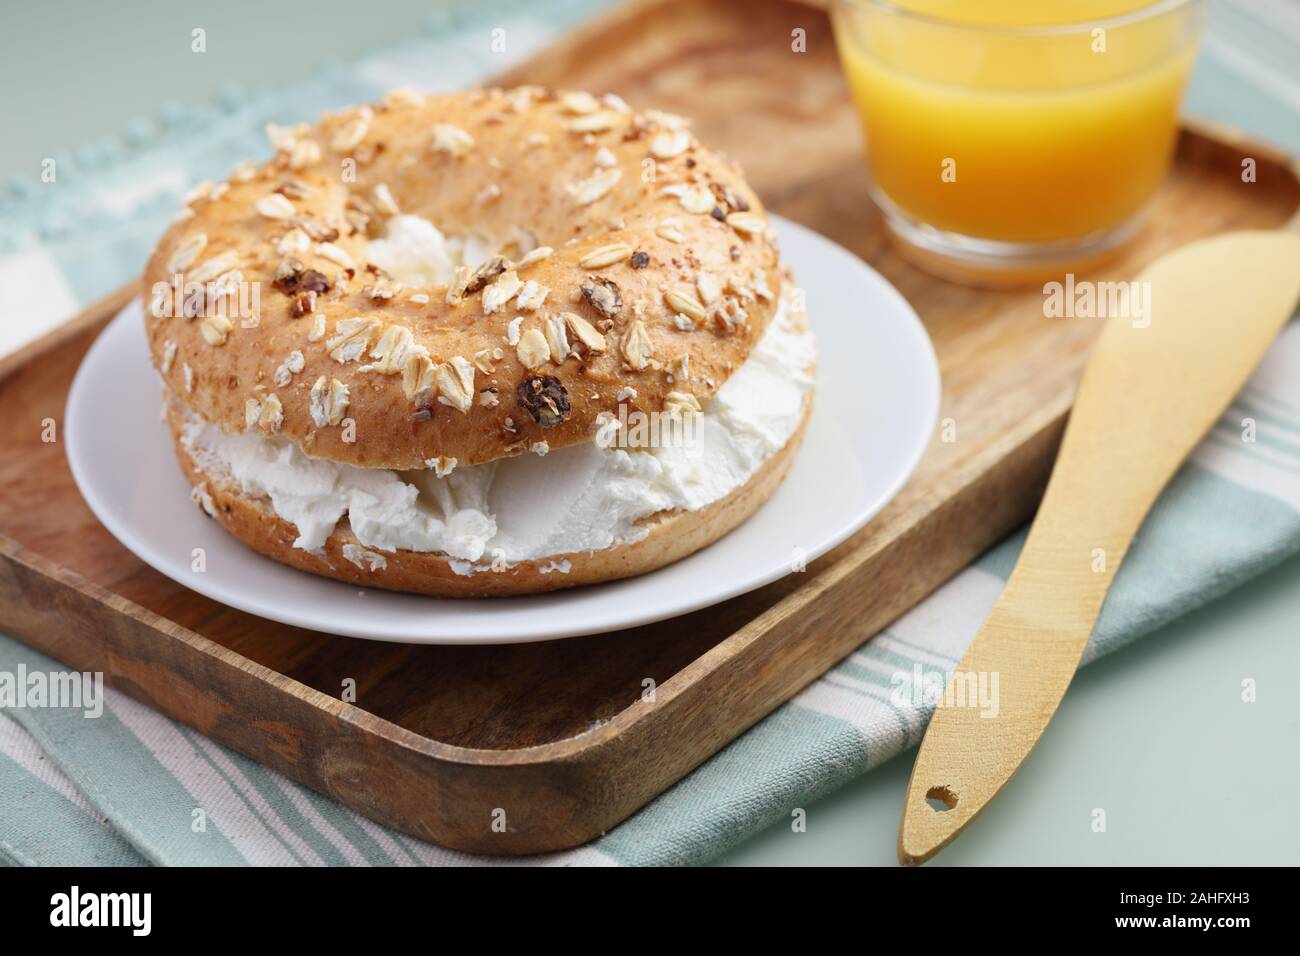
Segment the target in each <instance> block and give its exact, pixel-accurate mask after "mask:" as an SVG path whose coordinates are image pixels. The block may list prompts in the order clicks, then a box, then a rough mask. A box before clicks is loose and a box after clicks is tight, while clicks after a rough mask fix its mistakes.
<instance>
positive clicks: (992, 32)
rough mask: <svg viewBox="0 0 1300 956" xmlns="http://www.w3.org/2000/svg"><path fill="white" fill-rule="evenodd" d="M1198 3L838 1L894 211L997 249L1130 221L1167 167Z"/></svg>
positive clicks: (879, 177) (871, 149)
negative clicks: (986, 241) (999, 245)
mask: <svg viewBox="0 0 1300 956" xmlns="http://www.w3.org/2000/svg"><path fill="white" fill-rule="evenodd" d="M1200 12H1201V11H1200V0H1167V2H1164V3H1156V4H1152V3H1151V2H1150V0H892V3H884V2H880V0H839V2H838V3H837V5H836V7H835V32H836V40H837V44H838V46H839V50H840V56H841V59H842V61H843V64H844V68H845V71H846V74H847V77H848V81H849V84H850V86H851V88H852V92H853V96H854V99H855V101H856V103H857V106H858V109H859V111H860V113H861V117H862V126H863V129H864V131H865V134H866V142H867V154H868V164H869V168H870V173H871V177H872V180H873V188H874V190H875V192H876V196H877V198H878V200H879V201H880V202H881V205H882V206H883V207H885V209H886V212H887V213H890V214H892V215H895V216H898V217H902V218H905V219H907V220H910V221H912V222H913V223H914V224H916V225H917V226H920V227H924V228H927V229H929V230H932V231H933V230H937V231H938V232H940V233H946V234H952V235H955V236H957V237H962V238H963V239H973V240H989V241H993V242H994V243H1011V244H1023V245H1027V246H1033V245H1035V244H1044V243H1048V244H1061V243H1062V242H1067V243H1068V242H1069V241H1071V240H1083V239H1086V238H1087V237H1095V236H1098V235H1101V234H1104V233H1106V232H1107V231H1109V230H1115V229H1117V228H1119V227H1121V226H1122V225H1124V224H1125V223H1128V222H1131V221H1132V220H1133V218H1134V217H1135V216H1136V215H1137V214H1138V213H1139V211H1140V210H1141V209H1142V207H1143V205H1144V204H1145V203H1146V201H1147V200H1148V199H1149V198H1150V197H1151V195H1152V194H1153V193H1154V192H1155V189H1156V187H1157V186H1158V185H1159V183H1160V181H1161V179H1162V178H1163V177H1164V175H1165V172H1166V170H1167V169H1168V166H1169V160H1170V157H1171V155H1172V151H1173V145H1174V141H1175V136H1176V132H1177V125H1178V107H1179V101H1180V99H1181V97H1182V92H1183V88H1184V86H1185V85H1186V81H1187V75H1188V72H1189V71H1190V69H1191V65H1192V60H1193V58H1194V55H1195V37H1196V31H1197V28H1198V27H1199V20H1200Z"/></svg>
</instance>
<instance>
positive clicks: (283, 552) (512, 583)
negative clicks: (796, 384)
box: [170, 393, 812, 598]
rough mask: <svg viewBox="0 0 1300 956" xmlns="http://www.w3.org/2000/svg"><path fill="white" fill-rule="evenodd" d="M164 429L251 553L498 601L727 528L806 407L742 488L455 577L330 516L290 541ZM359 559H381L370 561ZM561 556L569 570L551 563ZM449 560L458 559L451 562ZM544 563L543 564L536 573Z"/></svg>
mask: <svg viewBox="0 0 1300 956" xmlns="http://www.w3.org/2000/svg"><path fill="white" fill-rule="evenodd" d="M172 408H173V412H172V416H171V419H170V421H171V426H172V431H173V437H174V439H175V441H174V445H175V449H176V457H177V459H178V460H179V462H180V465H181V470H182V471H183V472H184V473H185V476H186V478H187V479H188V480H189V481H190V483H191V484H192V485H193V486H194V487H195V488H196V489H201V492H202V493H201V494H200V495H198V496H197V497H198V498H199V499H200V502H201V507H203V509H204V510H205V511H207V512H208V513H209V514H210V516H211V517H213V518H215V519H216V521H217V522H218V523H219V524H220V525H221V526H222V527H223V528H225V529H226V531H228V532H229V533H230V534H232V535H233V536H234V537H235V538H237V539H238V540H240V541H241V542H243V543H244V544H245V545H247V546H248V547H250V548H252V549H253V550H254V551H256V552H258V553H259V554H263V555H266V556H267V557H269V558H272V559H273V560H275V561H279V562H280V563H282V564H287V565H290V566H291V567H295V568H298V569H300V570H302V571H308V572H310V573H312V574H319V575H322V576H324V577H327V578H334V579H335V580H339V581H347V582H349V583H352V584H359V585H364V586H366V587H377V588H383V589H385V590H390V591H407V592H413V593H417V594H428V595H433V596H436V597H458V598H460V597H506V596H510V595H518V594H535V593H540V592H543V591H555V590H559V589H561V588H568V587H576V586H578V585H582V584H595V583H598V582H601V581H613V580H617V579H619V578H626V577H632V576H634V575H638V574H645V573H647V572H649V571H654V570H656V569H658V568H661V567H664V566H665V565H668V564H671V563H673V562H674V561H680V560H681V559H682V558H684V557H686V556H687V555H689V554H693V553H694V552H696V551H698V550H699V549H700V548H703V547H705V546H707V545H709V544H712V543H713V542H714V541H716V540H718V539H719V538H721V537H722V536H723V535H725V534H727V533H728V532H729V531H731V530H732V529H734V528H735V527H736V526H737V525H739V524H740V523H741V522H742V521H744V520H745V519H746V518H748V517H749V516H750V515H751V514H753V513H754V511H756V510H757V509H758V506H759V505H761V504H762V503H763V502H764V501H766V500H767V499H768V497H770V496H771V494H772V492H773V491H775V490H776V488H777V486H778V485H780V483H781V481H782V480H783V479H784V478H785V476H786V473H787V472H788V471H789V470H790V465H791V464H792V463H793V462H794V458H795V454H796V452H797V451H798V449H799V445H800V444H801V443H802V441H803V434H804V431H805V429H806V427H807V424H808V419H809V416H810V415H811V412H812V394H811V393H809V395H808V396H807V398H806V399H805V404H804V414H803V419H802V421H801V422H800V424H799V427H798V428H797V429H796V430H795V432H794V434H792V435H791V436H790V438H789V440H788V441H787V442H786V443H785V445H784V446H783V447H782V448H781V449H780V450H779V451H778V452H776V453H775V454H774V455H772V456H771V457H770V458H768V459H767V460H766V461H765V462H763V464H762V465H760V466H759V468H758V470H757V471H756V472H755V473H754V475H753V477H751V478H750V480H749V481H747V482H746V483H745V484H743V485H741V486H740V487H739V488H737V489H736V490H735V491H733V492H731V493H730V494H729V495H727V496H726V497H724V498H720V499H719V500H717V501H715V502H713V503H712V504H710V505H707V506H705V507H704V508H701V509H698V510H696V511H670V512H664V513H661V514H657V515H653V516H651V517H650V518H647V519H645V520H644V521H643V522H641V524H642V526H643V527H644V528H645V529H646V532H647V533H646V535H645V537H643V538H641V539H640V540H638V541H635V542H631V543H627V544H619V545H615V546H613V547H610V548H606V549H604V550H602V551H583V552H574V553H569V554H562V555H554V556H552V557H548V558H544V559H541V560H536V561H521V562H518V563H517V564H514V565H511V566H510V567H509V568H507V569H505V570H502V571H491V570H483V571H479V572H477V573H475V574H471V575H464V574H457V573H456V572H455V571H454V570H453V568H452V565H453V563H454V562H453V561H452V560H451V559H449V558H448V557H447V556H446V555H443V554H439V553H434V552H421V551H374V550H370V549H364V548H362V549H361V552H360V553H358V552H355V551H354V552H353V553H352V560H349V558H348V557H347V556H346V555H345V549H355V548H359V547H360V546H359V545H358V543H357V540H356V538H355V537H354V536H353V535H352V532H351V529H350V528H348V526H347V521H346V519H344V520H342V521H340V522H339V526H338V527H337V528H335V530H334V532H333V533H332V534H331V535H330V537H329V538H328V540H327V541H326V542H325V545H324V547H323V548H321V549H320V550H319V551H315V552H312V551H304V550H302V549H301V548H295V547H294V546H293V542H294V539H295V538H297V537H298V532H297V529H296V528H295V527H294V526H293V525H292V524H290V523H289V522H287V521H285V520H284V519H283V518H280V517H279V516H278V515H276V513H275V512H274V511H273V510H272V509H271V507H270V502H269V501H267V500H266V499H263V498H257V497H254V496H251V495H248V494H245V493H244V492H243V491H242V490H241V489H240V488H239V487H238V486H237V485H236V484H235V483H234V482H233V481H231V480H230V479H229V478H228V477H223V476H219V475H212V474H209V473H206V472H204V471H202V470H201V469H200V468H199V466H198V465H197V464H196V462H195V461H194V459H193V457H192V456H191V455H190V453H189V451H188V450H187V449H186V448H185V446H184V444H183V443H182V442H181V440H180V435H181V427H180V426H181V419H180V417H179V414H177V413H176V411H175V406H172ZM368 555H374V556H377V557H379V558H381V559H382V565H381V564H379V563H378V562H375V563H373V564H372V563H371V560H372V559H369V558H368V557H367V556H368ZM557 562H568V567H569V570H568V573H564V572H563V571H560V570H557V569H556V564H557ZM456 563H458V562H456ZM543 569H549V570H543Z"/></svg>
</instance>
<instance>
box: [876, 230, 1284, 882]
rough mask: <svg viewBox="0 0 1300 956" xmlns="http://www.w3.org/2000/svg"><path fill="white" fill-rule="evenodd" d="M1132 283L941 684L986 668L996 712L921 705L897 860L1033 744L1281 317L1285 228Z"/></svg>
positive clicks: (935, 838)
mask: <svg viewBox="0 0 1300 956" xmlns="http://www.w3.org/2000/svg"><path fill="white" fill-rule="evenodd" d="M1295 227H1296V223H1295V222H1293V223H1292V224H1291V228H1293V229H1294V228H1295ZM1136 281H1137V282H1139V283H1145V285H1144V286H1143V287H1141V288H1142V289H1143V290H1145V291H1146V293H1147V297H1146V300H1145V304H1146V306H1147V308H1146V310H1145V311H1146V315H1145V316H1144V317H1143V318H1141V319H1140V320H1138V319H1126V318H1111V319H1109V320H1108V323H1109V324H1108V325H1107V326H1106V328H1105V329H1104V330H1103V332H1102V334H1101V336H1100V337H1099V339H1098V341H1097V344H1096V346H1095V348H1094V350H1093V353H1092V355H1091V357H1090V359H1089V361H1088V365H1087V368H1086V369H1085V370H1084V374H1083V379H1082V381H1081V383H1080V385H1079V392H1078V397H1077V399H1076V401H1075V404H1074V410H1073V412H1072V413H1071V414H1070V420H1069V423H1068V425H1067V426H1066V430H1065V437H1064V439H1063V440H1062V442H1061V450H1060V454H1059V456H1058V457H1057V460H1056V465H1055V468H1054V470H1053V471H1052V477H1051V480H1050V481H1049V482H1048V486H1047V492H1046V494H1045V495H1044V497H1043V501H1042V505H1041V506H1040V507H1039V509H1038V514H1037V516H1036V517H1035V518H1034V522H1033V525H1032V526H1031V527H1030V529H1029V537H1028V540H1027V541H1026V542H1025V547H1024V550H1023V551H1022V552H1021V554H1020V558H1019V560H1018V561H1017V563H1016V567H1015V570H1014V571H1012V573H1011V577H1010V579H1009V580H1008V581H1007V585H1006V588H1005V589H1004V590H1003V592H1002V595H1001V597H1000V598H999V599H998V602H997V604H996V605H994V607H993V610H992V611H991V612H990V614H989V616H988V618H987V619H986V620H985V621H984V624H983V626H982V627H981V628H980V630H979V633H977V634H976V636H975V640H974V642H972V644H971V645H970V647H969V648H968V649H967V651H966V654H965V656H964V657H963V658H962V660H961V663H960V664H959V665H958V667H957V671H956V672H955V674H954V677H953V680H952V681H950V682H949V691H950V692H953V693H954V694H955V692H956V687H955V682H956V681H959V680H969V677H968V676H966V675H971V674H976V675H978V674H980V673H985V674H993V673H996V674H997V675H998V682H999V683H998V690H999V701H998V707H997V714H996V716H993V717H981V713H982V712H983V711H982V710H981V709H980V708H979V707H975V706H947V707H940V708H938V709H937V710H936V711H935V714H934V718H933V719H932V720H931V721H930V726H929V729H928V730H927V731H926V734H925V739H924V740H923V741H922V742H921V749H920V753H919V754H918V755H917V758H916V764H915V766H914V767H913V768H912V778H911V781H910V782H909V784H908V789H907V800H906V803H905V804H904V807H903V815H902V820H901V823H900V826H899V835H898V858H899V861H900V862H901V863H904V864H916V863H923V862H925V861H926V860H928V859H930V857H932V856H934V854H936V853H938V852H939V851H940V850H941V849H943V848H944V847H945V846H946V845H947V844H948V842H949V841H951V840H952V838H953V837H955V836H956V835H957V834H958V833H960V832H961V831H962V829H964V828H965V826H966V825H967V824H968V823H970V822H971V820H973V819H974V818H975V816H976V814H978V813H979V812H980V811H981V810H982V809H984V807H985V806H986V805H987V804H988V802H989V801H990V800H992V799H993V798H994V797H995V796H997V794H998V792H999V791H1000V790H1001V789H1002V787H1003V786H1004V785H1005V784H1006V782H1007V781H1008V780H1009V779H1011V776H1012V774H1014V773H1015V772H1016V770H1017V769H1018V768H1019V767H1020V764H1021V762H1022V761H1023V760H1024V759H1025V757H1026V756H1028V754H1029V751H1030V750H1031V749H1032V748H1033V746H1034V744H1035V743H1037V741H1038V738H1039V735H1040V734H1042V732H1043V730H1044V728H1046V726H1047V723H1048V721H1050V720H1051V719H1052V714H1054V713H1055V712H1056V707H1057V705H1058V704H1059V703H1060V701H1061V697H1062V695H1063V694H1064V693H1065V689H1066V687H1068V686H1069V683H1070V679H1071V678H1072V677H1073V676H1074V672H1075V669H1076V667H1077V666H1078V663H1079V657H1080V655H1081V654H1082V653H1083V648H1084V645H1085V644H1086V643H1087V641H1088V637H1089V635H1090V634H1091V633H1092V628H1093V625H1094V624H1095V623H1096V620H1097V615H1098V614H1099V613H1100V611H1101V606H1102V601H1103V600H1104V598H1105V597H1106V592H1107V590H1108V589H1109V588H1110V584H1111V581H1112V580H1113V579H1114V577H1115V573H1116V572H1117V571H1118V570H1119V567H1120V563H1121V562H1122V560H1123V558H1124V554H1125V552H1126V551H1127V550H1128V547H1129V543H1130V542H1131V541H1132V540H1133V536H1134V534H1135V533H1136V532H1137V530H1138V527H1139V526H1140V525H1141V524H1142V521H1143V519H1144V518H1145V517H1146V514H1147V512H1148V511H1149V510H1150V508H1151V506H1152V504H1153V503H1154V502H1155V500H1156V497H1157V496H1158V495H1159V494H1160V492H1161V490H1162V489H1163V488H1164V487H1165V485H1166V484H1167V483H1168V482H1169V479H1170V478H1172V477H1173V475H1174V472H1175V471H1177V469H1178V467H1179V465H1180V464H1181V463H1182V462H1183V460H1184V459H1185V458H1186V457H1187V456H1188V454H1190V453H1191V451H1192V449H1193V448H1194V447H1195V446H1196V445H1197V443H1198V442H1199V441H1200V440H1201V438H1202V436H1203V435H1205V433H1206V432H1207V431H1209V429H1210V428H1211V427H1212V426H1213V425H1214V423H1215V422H1216V421H1218V420H1219V418H1220V416H1222V415H1223V413H1224V411H1225V410H1226V409H1227V407H1228V405H1229V404H1230V403H1231V401H1232V399H1233V397H1234V396H1235V395H1236V394H1237V392H1238V391H1240V390H1241V387H1242V386H1243V385H1244V384H1245V382H1246V380H1247V378H1249V376H1250V374H1251V372H1252V370H1253V369H1254V368H1255V366H1256V365H1258V364H1259V361H1260V359H1261V358H1263V356H1264V353H1265V351H1266V350H1267V349H1268V347H1269V345H1270V344H1271V343H1272V342H1273V340H1274V338H1276V336H1277V334H1278V332H1279V331H1280V330H1281V329H1282V327H1283V326H1284V325H1285V324H1286V322H1287V320H1288V319H1289V318H1290V317H1291V315H1292V314H1293V312H1294V310H1295V307H1296V302H1297V299H1300V235H1297V234H1295V233H1293V232H1289V231H1276V232H1236V233H1228V234H1225V235H1221V236H1216V237H1213V238H1210V239H1204V240H1201V241H1198V242H1194V243H1192V244H1191V245H1188V246H1184V247H1182V248H1180V249H1177V250H1175V251H1174V252H1171V253H1168V254H1167V255H1165V256H1163V257H1161V258H1160V259H1159V260H1157V261H1156V262H1155V263H1153V264H1152V265H1150V266H1149V267H1147V268H1146V269H1145V270H1144V271H1143V272H1142V273H1141V275H1139V276H1138V278H1137V280H1136ZM1065 321H1068V320H1065ZM945 699H955V700H957V701H959V702H960V700H961V698H960V697H954V698H948V697H945Z"/></svg>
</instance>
